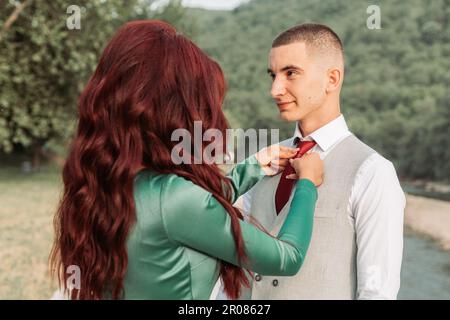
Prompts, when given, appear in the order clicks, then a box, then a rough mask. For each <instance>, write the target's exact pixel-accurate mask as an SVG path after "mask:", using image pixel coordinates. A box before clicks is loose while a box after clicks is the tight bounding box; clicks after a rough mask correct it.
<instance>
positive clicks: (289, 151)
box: [278, 146, 299, 159]
mask: <svg viewBox="0 0 450 320" xmlns="http://www.w3.org/2000/svg"><path fill="white" fill-rule="evenodd" d="M298 150H299V148H289V147H283V146H279V149H278V151H279V152H278V158H280V159H290V158H292V157H294V156H295V155H296V154H297V152H298Z"/></svg>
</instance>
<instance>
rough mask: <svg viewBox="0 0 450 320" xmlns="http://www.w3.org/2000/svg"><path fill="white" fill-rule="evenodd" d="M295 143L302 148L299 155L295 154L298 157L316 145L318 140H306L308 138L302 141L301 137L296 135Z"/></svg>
mask: <svg viewBox="0 0 450 320" xmlns="http://www.w3.org/2000/svg"><path fill="white" fill-rule="evenodd" d="M294 144H295V145H296V146H297V148H300V150H299V151H298V153H297V155H296V156H295V157H296V158H298V157H301V156H303V155H304V154H305V153H306V152H308V151H309V150H311V148H312V147H314V146H315V145H316V142H315V141H306V140H303V141H302V140H300V138H299V137H296V138H295V140H294Z"/></svg>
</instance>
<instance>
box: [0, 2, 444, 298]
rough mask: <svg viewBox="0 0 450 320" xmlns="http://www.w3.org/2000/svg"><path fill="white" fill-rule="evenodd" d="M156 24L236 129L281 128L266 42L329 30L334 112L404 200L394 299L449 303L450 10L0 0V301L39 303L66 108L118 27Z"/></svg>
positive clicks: (68, 120)
mask: <svg viewBox="0 0 450 320" xmlns="http://www.w3.org/2000/svg"><path fill="white" fill-rule="evenodd" d="M147 18H158V19H164V20H166V21H168V22H170V23H172V24H173V25H175V26H176V27H177V29H178V30H179V31H180V32H182V33H183V34H185V35H187V36H188V37H190V38H191V39H193V40H194V42H196V43H197V44H198V45H199V46H200V47H201V48H202V49H204V50H205V51H206V52H207V53H208V54H209V55H210V56H212V57H213V58H214V59H216V60H217V61H218V62H219V63H220V65H221V66H222V68H223V70H224V72H225V76H226V79H227V82H228V88H229V90H228V93H227V98H226V101H225V106H224V108H225V112H226V114H227V116H228V119H229V120H230V123H231V126H232V127H234V128H244V129H247V128H279V129H280V139H285V138H287V137H289V136H291V135H292V133H293V130H294V126H293V124H287V123H284V122H282V121H281V120H280V119H279V117H278V110H277V108H276V106H275V105H274V104H273V102H272V101H271V98H270V95H269V88H270V84H271V81H270V78H269V77H268V76H267V74H266V69H267V56H268V52H269V48H270V45H271V42H272V39H273V38H274V37H275V36H276V35H277V34H278V33H280V32H281V31H283V30H284V29H287V28H288V27H291V26H293V25H296V24H299V23H304V22H319V23H324V24H327V25H329V26H330V27H331V28H333V29H334V30H335V31H336V32H337V33H338V35H339V36H340V37H341V39H342V41H343V44H344V50H345V58H346V78H345V81H344V87H343V95H342V101H341V105H342V111H343V113H344V115H345V117H346V120H347V122H348V124H349V127H350V129H351V130H352V131H353V132H354V133H355V134H356V135H357V136H358V137H359V138H360V139H362V140H364V141H365V142H366V143H368V144H369V145H371V146H372V147H374V148H375V149H376V150H377V151H379V152H380V153H382V154H383V155H384V156H385V157H386V158H388V159H390V160H391V161H392V162H393V163H394V165H395V167H396V169H397V173H398V175H399V177H400V179H401V183H402V185H403V187H404V191H405V192H406V193H407V209H406V214H405V239H404V240H405V242H404V257H403V267H402V284H401V289H400V293H399V299H450V202H449V201H450V129H449V128H450V103H449V95H450V92H449V84H450V72H449V70H450V59H449V58H450V0H431V1H427V2H426V3H424V2H423V1H421V0H410V1H395V2H393V1H364V0H355V1H334V0H324V1H320V2H319V1H314V0H302V1H298V0H250V1H248V0H247V1H242V0H241V1H240V0H233V1H210V0H191V1H189V0H186V1H151V0H126V1H125V0H91V1H78V0H53V1H44V0H34V1H33V0H20V1H14V0H0V299H48V298H50V297H51V295H52V293H53V291H54V290H55V289H56V283H54V282H52V281H51V280H50V277H49V275H48V267H47V259H48V254H49V251H50V248H51V243H52V240H53V227H52V218H53V215H54V213H55V210H56V206H57V203H58V199H59V197H60V192H61V187H62V186H61V178H60V172H61V166H62V164H63V162H64V158H65V154H66V152H67V146H68V143H69V142H70V139H71V136H72V134H73V132H74V129H75V125H76V105H77V99H78V96H79V94H80V92H81V90H82V89H83V86H84V84H85V83H86V81H87V79H88V77H89V76H90V74H91V73H92V71H93V70H94V68H95V66H96V64H97V60H98V58H99V55H100V53H101V51H102V48H103V47H104V46H105V44H106V43H107V41H108V39H109V38H110V37H111V36H112V35H113V33H114V31H115V30H116V29H117V28H118V27H119V26H120V25H121V24H123V23H124V22H126V21H129V20H135V19H147Z"/></svg>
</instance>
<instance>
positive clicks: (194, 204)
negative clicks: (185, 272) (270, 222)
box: [161, 176, 317, 276]
mask: <svg viewBox="0 0 450 320" xmlns="http://www.w3.org/2000/svg"><path fill="white" fill-rule="evenodd" d="M161 197H162V198H161V212H162V215H163V222H164V226H165V228H166V232H167V235H168V237H169V239H171V240H172V241H174V242H176V243H178V244H181V245H184V246H187V247H190V248H193V249H195V250H198V251H201V252H203V253H205V254H208V255H210V256H213V257H216V258H218V259H221V260H224V261H227V262H230V263H232V264H235V265H238V261H237V256H236V250H235V243H234V239H233V234H232V231H231V219H230V217H229V215H228V213H227V212H226V211H225V209H224V208H223V207H222V205H221V204H220V203H219V202H218V201H217V200H216V199H215V198H214V197H213V196H212V194H211V193H209V192H207V191H206V190H204V189H202V188H201V187H199V186H197V185H195V184H193V183H192V182H191V181H188V180H186V179H183V178H181V177H176V176H174V177H172V178H171V179H169V180H168V181H167V182H166V184H165V186H164V187H163V191H162V194H161ZM316 200H317V192H316V188H315V186H314V185H313V183H312V182H311V181H309V180H300V181H299V182H297V186H296V190H295V195H294V199H293V202H292V205H291V209H290V211H289V217H288V219H286V222H285V223H284V225H283V227H282V229H281V231H280V235H279V239H277V238H274V237H272V236H270V235H268V234H266V233H265V232H263V231H261V230H260V229H258V228H257V227H255V226H254V225H252V224H250V223H248V222H246V221H240V227H241V232H242V236H243V239H244V243H245V249H246V253H247V256H248V258H249V262H248V264H244V265H241V266H242V267H245V268H249V269H251V270H253V271H254V272H257V273H259V274H262V275H282V276H289V275H294V274H296V273H297V272H298V270H299V269H300V267H301V265H302V263H303V260H304V257H305V255H306V250H307V248H308V245H309V240H310V237H311V232H312V223H313V212H314V207H315V202H316Z"/></svg>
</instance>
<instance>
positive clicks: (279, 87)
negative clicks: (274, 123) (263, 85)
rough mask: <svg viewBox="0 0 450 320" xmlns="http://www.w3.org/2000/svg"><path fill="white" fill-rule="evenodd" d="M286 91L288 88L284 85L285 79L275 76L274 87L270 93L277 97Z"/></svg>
mask: <svg viewBox="0 0 450 320" xmlns="http://www.w3.org/2000/svg"><path fill="white" fill-rule="evenodd" d="M285 93H286V88H285V86H284V83H283V81H281V80H279V79H277V78H275V79H274V80H273V82H272V89H271V90H270V94H271V95H272V98H274V99H275V98H277V97H279V96H282V95H284V94H285Z"/></svg>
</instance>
